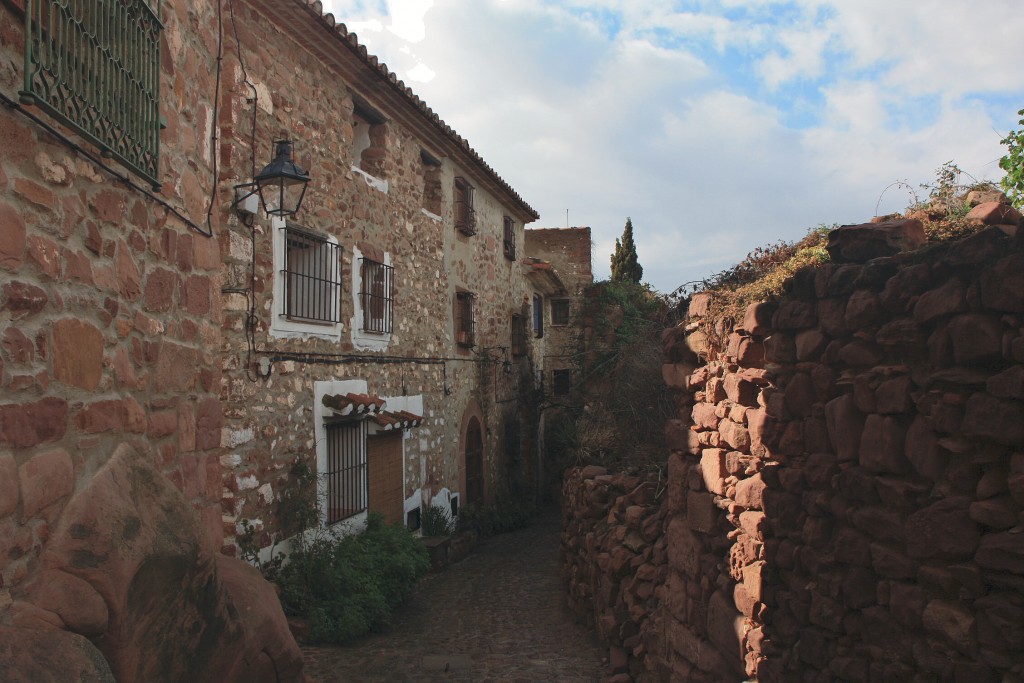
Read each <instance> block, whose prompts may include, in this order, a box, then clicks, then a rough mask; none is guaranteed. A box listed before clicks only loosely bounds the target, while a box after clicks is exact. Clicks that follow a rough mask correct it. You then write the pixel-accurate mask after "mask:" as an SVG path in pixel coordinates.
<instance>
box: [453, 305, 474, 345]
mask: <svg viewBox="0 0 1024 683" xmlns="http://www.w3.org/2000/svg"><path fill="white" fill-rule="evenodd" d="M474 327H475V325H474V321H473V294H472V293H471V292H456V294H455V343H456V344H458V345H459V346H466V347H471V346H473V345H474V344H475V343H476V339H475V335H474Z"/></svg>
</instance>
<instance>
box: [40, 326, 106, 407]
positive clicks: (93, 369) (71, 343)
mask: <svg viewBox="0 0 1024 683" xmlns="http://www.w3.org/2000/svg"><path fill="white" fill-rule="evenodd" d="M51 353H52V357H53V376H54V378H56V379H57V380H59V381H61V382H64V383H65V384H70V385H73V386H76V387H79V388H82V389H86V390H93V389H96V387H98V386H99V383H100V375H101V374H102V372H103V333H102V332H100V331H99V330H98V329H96V327H94V326H93V325H91V324H89V323H88V322H85V321H84V320H79V319H77V318H66V319H64V320H58V321H57V322H55V323H54V324H53V345H52V346H51Z"/></svg>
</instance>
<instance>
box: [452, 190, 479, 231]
mask: <svg viewBox="0 0 1024 683" xmlns="http://www.w3.org/2000/svg"><path fill="white" fill-rule="evenodd" d="M455 227H456V228H457V229H458V230H459V232H461V233H462V234H463V235H475V234H476V211H474V210H473V186H472V185H470V184H469V183H468V182H466V179H465V178H461V177H460V178H456V179H455Z"/></svg>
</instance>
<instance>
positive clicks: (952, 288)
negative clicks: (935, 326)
mask: <svg viewBox="0 0 1024 683" xmlns="http://www.w3.org/2000/svg"><path fill="white" fill-rule="evenodd" d="M964 292H965V289H964V285H963V282H961V281H960V279H959V278H952V279H950V280H947V281H946V282H944V283H943V284H942V286H940V287H938V288H937V289H933V290H930V291H927V292H925V293H924V294H922V295H921V297H920V298H919V299H918V300H917V303H916V304H915V305H914V319H915V320H917V321H918V322H919V323H928V322H931V321H932V320H934V319H936V318H939V317H942V316H946V315H950V314H953V313H959V312H960V311H963V310H965V309H966V308H967V301H966V299H965V296H964Z"/></svg>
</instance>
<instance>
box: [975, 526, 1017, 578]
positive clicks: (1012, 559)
mask: <svg viewBox="0 0 1024 683" xmlns="http://www.w3.org/2000/svg"><path fill="white" fill-rule="evenodd" d="M974 561H975V562H976V563H977V564H978V566H980V567H982V568H983V569H995V570H998V571H1005V572H1012V573H1014V574H1018V575H1020V574H1024V534H1021V533H1013V532H1010V531H1003V532H1000V533H995V534H985V536H984V537H983V538H982V539H981V544H980V545H979V546H978V552H977V553H976V554H975V556H974Z"/></svg>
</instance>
